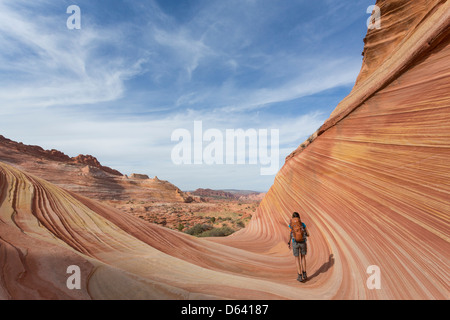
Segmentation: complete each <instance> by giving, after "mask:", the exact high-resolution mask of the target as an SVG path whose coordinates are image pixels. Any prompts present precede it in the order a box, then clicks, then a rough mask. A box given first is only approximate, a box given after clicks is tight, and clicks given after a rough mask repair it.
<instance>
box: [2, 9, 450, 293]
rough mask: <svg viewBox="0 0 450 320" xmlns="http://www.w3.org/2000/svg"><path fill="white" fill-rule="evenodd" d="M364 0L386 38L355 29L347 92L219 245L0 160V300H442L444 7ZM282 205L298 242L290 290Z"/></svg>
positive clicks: (445, 289) (447, 195)
mask: <svg viewBox="0 0 450 320" xmlns="http://www.w3.org/2000/svg"><path fill="white" fill-rule="evenodd" d="M377 4H379V5H380V6H381V7H382V8H390V9H389V10H386V11H385V12H383V11H382V19H383V21H385V24H384V25H383V28H386V30H383V31H373V30H370V31H369V33H368V36H367V37H366V39H367V40H366V45H365V51H364V52H365V54H364V56H365V60H364V64H363V67H362V73H361V76H360V77H359V79H358V81H357V83H356V85H355V88H354V89H353V91H352V93H351V94H350V95H349V96H348V97H347V98H346V99H344V100H343V101H342V103H341V104H340V105H339V106H338V107H337V109H336V111H335V112H334V113H333V114H332V115H331V117H330V119H329V120H328V121H327V122H326V123H325V124H324V126H322V128H321V129H320V130H319V131H318V132H317V133H316V134H315V135H314V138H312V139H311V141H310V142H309V143H308V146H306V147H304V148H299V149H298V150H296V151H295V152H293V153H292V154H291V155H290V156H289V157H288V158H287V161H286V163H285V165H284V166H283V168H282V169H281V170H280V172H279V173H278V175H277V176H276V178H275V182H274V185H273V186H272V187H271V189H270V190H269V192H268V193H267V195H266V196H265V198H264V199H263V201H262V202H261V205H260V207H259V209H258V211H257V213H256V214H255V215H254V216H253V218H252V220H251V222H250V224H249V226H248V227H247V228H245V229H243V230H242V231H239V232H237V233H235V234H233V235H232V236H230V237H227V238H221V239H197V238H194V237H190V236H188V235H185V234H182V233H179V232H176V231H172V230H168V229H164V228H162V227H159V226H156V225H153V224H147V223H143V222H142V221H141V220H140V219H137V218H135V217H132V216H130V215H124V214H122V213H121V212H119V211H117V210H115V209H112V208H109V207H106V206H105V205H102V204H100V203H98V202H96V201H94V200H90V199H88V198H85V197H83V196H82V195H79V194H77V193H75V192H71V191H65V190H63V189H61V188H60V187H58V186H55V185H54V184H52V183H49V182H47V181H44V180H42V179H39V178H37V177H35V176H34V175H31V174H28V173H25V172H22V171H20V170H18V169H16V168H13V167H11V166H9V165H7V164H4V163H0V190H1V195H0V272H1V273H0V298H2V299H11V298H31V299H42V298H44V299H56V298H74V299H108V298H114V299H167V298H170V299H201V298H203V299H204V298H232V299H233V298H234V299H332V298H337V299H410V298H413V299H449V292H450V290H449V274H450V268H449V261H450V234H449V230H450V228H449V226H450V218H449V217H450V215H449V213H450V201H449V199H450V183H449V181H450V170H449V169H450V163H449V160H448V159H450V144H449V141H450V94H449V93H450V64H449V63H448V62H449V61H450V37H449V26H450V4H449V2H447V1H438V0H435V1H432V0H430V1H425V0H416V1H406V0H392V1H387V0H386V1H377ZM394 5H395V6H396V7H397V8H399V9H398V10H393V9H392V8H393V7H392V6H394ZM405 12H408V13H410V15H406V16H403V15H402V14H403V13H405ZM408 17H409V18H408ZM417 17H418V18H417ZM382 23H383V22H382ZM399 30H400V31H399ZM377 32H378V33H380V35H379V36H378V37H377V36H376V33H377ZM397 35H399V36H397ZM377 52H379V54H377ZM374 59H375V61H373V60H374ZM372 61H373V63H372ZM7 156H8V155H5V157H7ZM55 156H60V155H55ZM54 168H55V169H57V166H56V165H55V166H54ZM50 169H51V167H50V166H47V167H46V169H45V170H50ZM123 180H124V181H126V180H125V179H123ZM135 181H136V180H135ZM145 181H147V180H145ZM58 184H59V185H62V184H63V183H62V181H60V183H58ZM293 211H298V212H300V214H301V216H302V219H303V221H304V222H305V223H306V224H307V226H308V228H309V230H310V233H311V237H310V238H309V240H308V243H309V253H308V270H309V281H308V282H306V283H304V284H299V283H298V282H297V281H296V280H295V277H296V270H295V265H294V261H293V258H292V254H291V253H290V251H289V250H288V249H287V246H286V242H287V237H288V227H287V223H288V219H289V216H290V215H291V213H292V212H293ZM70 265H77V266H79V267H80V269H81V279H82V283H81V290H68V288H67V287H66V280H67V277H68V275H67V273H66V272H67V267H68V266H70ZM372 265H376V266H378V267H379V268H380V271H381V274H380V275H381V288H380V289H379V290H377V289H371V288H370V286H368V285H367V280H368V278H369V274H368V273H367V271H368V270H370V268H369V269H368V267H370V266H372Z"/></svg>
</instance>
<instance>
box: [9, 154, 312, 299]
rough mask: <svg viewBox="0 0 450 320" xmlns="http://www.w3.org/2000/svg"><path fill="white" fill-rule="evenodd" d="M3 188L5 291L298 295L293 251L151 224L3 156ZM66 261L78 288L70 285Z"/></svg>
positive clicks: (28, 295) (81, 295) (83, 295)
mask: <svg viewBox="0 0 450 320" xmlns="http://www.w3.org/2000/svg"><path fill="white" fill-rule="evenodd" d="M0 190H1V197H0V253H1V254H0V299H213V298H214V299H218V298H226V299H234V298H236V299H247V298H251V299H261V298H264V299H295V298H298V297H300V296H302V294H301V288H299V286H295V285H293V284H294V283H293V282H296V281H295V280H294V281H292V279H290V278H291V277H289V274H292V263H291V262H292V261H291V258H290V257H289V256H287V255H276V254H273V255H272V256H271V259H267V255H266V254H262V253H253V252H250V251H247V250H243V249H238V248H233V247H232V246H224V245H221V244H218V243H213V242H211V241H208V240H205V239H197V238H195V237H192V236H189V235H186V234H184V233H180V232H176V231H172V230H170V229H166V228H163V227H160V226H157V225H154V224H149V223H146V222H143V221H142V220H141V219H139V218H136V217H133V216H131V215H127V214H123V213H122V212H119V211H117V210H115V209H113V208H110V207H107V206H105V205H104V204H101V203H99V202H96V201H94V200H90V199H88V198H84V197H82V196H80V195H77V194H74V193H71V192H69V191H65V190H63V189H61V188H59V187H57V186H55V185H53V184H51V183H49V182H47V181H45V180H42V179H40V178H37V177H35V176H33V175H30V174H27V173H25V172H22V171H20V170H18V169H16V168H14V167H11V166H9V165H6V164H4V163H1V162H0ZM244 247H245V245H244ZM70 266H78V267H79V268H80V275H81V277H80V279H81V281H80V286H81V287H80V290H70V289H69V288H68V287H67V281H68V279H69V277H70V275H71V273H67V268H69V267H70ZM275 270H276V271H277V272H274V271H275ZM312 294H317V292H316V293H314V292H313V293H312ZM310 295H311V293H308V295H307V296H310Z"/></svg>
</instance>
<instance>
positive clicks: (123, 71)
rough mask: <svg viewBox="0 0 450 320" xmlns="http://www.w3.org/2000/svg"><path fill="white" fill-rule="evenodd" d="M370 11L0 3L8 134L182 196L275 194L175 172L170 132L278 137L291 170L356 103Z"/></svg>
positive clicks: (201, 168)
mask: <svg viewBox="0 0 450 320" xmlns="http://www.w3.org/2000/svg"><path fill="white" fill-rule="evenodd" d="M374 3H375V1H374V0H371V1H366V0H354V1H331V0H317V1H303V0H297V1H294V0H284V1H276V0H238V1H234V0H227V1H224V0H221V1H216V0H185V1H181V0H178V1H170V0H142V1H131V0H108V1H106V0H105V1H75V0H70V1H62V0H59V1H55V0H51V1H50V0H48V1H46V0H42V1H23V0H1V1H0V48H1V50H0V128H1V129H0V134H2V135H4V136H6V137H8V138H10V139H13V140H16V141H21V142H24V143H26V144H34V145H40V146H42V147H43V148H46V149H53V148H54V149H58V150H61V151H63V152H64V153H66V154H68V155H70V156H76V155H78V154H92V155H94V156H96V157H97V158H98V159H99V161H100V162H101V163H102V164H104V165H107V166H110V167H113V168H115V169H118V170H120V171H121V172H122V173H124V174H131V173H145V174H148V175H149V176H155V175H157V176H158V177H159V178H160V179H164V180H168V181H170V182H172V183H174V184H175V185H177V186H178V187H180V188H181V189H183V190H192V189H196V188H200V187H203V188H213V189H227V188H228V189H230V188H233V189H248V190H258V191H267V190H268V188H269V187H270V186H271V185H272V183H273V179H274V177H275V176H274V175H272V176H262V175H261V174H260V167H261V165H249V164H246V165H179V166H177V165H175V164H174V163H173V162H172V160H171V150H172V149H173V147H174V146H175V145H176V142H173V141H171V134H172V132H173V131H174V130H176V129H178V128H185V129H188V130H193V125H194V121H202V122H203V127H204V130H206V129H209V128H211V129H218V130H220V131H222V132H225V130H226V129H244V130H247V129H256V130H258V129H277V130H279V132H280V162H279V164H280V167H281V166H282V165H283V163H284V158H285V157H286V156H287V155H288V154H289V153H290V152H292V151H293V150H294V149H296V148H297V146H298V145H299V144H300V143H302V142H303V141H304V140H305V139H306V138H307V137H308V136H309V135H310V134H312V133H313V132H314V131H315V130H316V129H317V128H319V127H320V125H321V124H322V123H323V122H324V121H325V120H326V119H327V118H328V116H329V115H330V113H331V111H332V110H333V109H334V108H335V107H336V105H337V104H338V103H339V102H340V101H341V100H342V99H343V98H344V97H345V96H346V95H347V94H348V93H349V92H350V91H351V89H352V87H353V84H354V82H355V79H356V77H357V75H358V73H359V70H360V68H361V63H362V56H361V52H362V50H363V38H364V36H365V34H366V32H367V26H366V21H367V19H368V17H369V15H368V14H367V13H366V9H367V7H368V6H370V5H373V4H374ZM72 4H75V5H78V6H79V7H80V9H81V29H80V30H69V29H68V28H67V27H66V21H67V19H68V18H69V16H70V14H67V13H66V9H67V7H68V6H69V5H72Z"/></svg>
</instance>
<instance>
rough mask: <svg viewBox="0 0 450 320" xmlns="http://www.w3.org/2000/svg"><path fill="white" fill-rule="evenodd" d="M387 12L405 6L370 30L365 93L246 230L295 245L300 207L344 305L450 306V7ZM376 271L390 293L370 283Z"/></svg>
mask: <svg viewBox="0 0 450 320" xmlns="http://www.w3.org/2000/svg"><path fill="white" fill-rule="evenodd" d="M377 4H380V5H381V8H382V11H383V7H385V8H387V7H389V8H391V7H392V8H393V6H394V5H395V7H396V8H397V9H396V10H393V9H392V8H391V10H388V12H387V13H386V15H387V16H384V17H385V18H386V19H385V20H383V19H382V26H383V27H382V28H386V29H385V30H384V31H379V32H378V33H379V34H380V37H377V36H376V34H377V33H376V31H373V32H372V31H369V33H368V37H367V42H366V46H365V48H366V49H365V52H366V54H365V57H366V59H365V65H364V66H363V69H362V74H361V76H360V78H359V79H358V82H357V84H356V85H355V88H354V89H353V91H352V93H351V94H350V95H349V96H348V97H347V98H346V99H344V100H343V101H342V102H341V104H340V105H339V106H338V107H337V109H336V110H335V112H334V113H333V114H332V115H331V117H330V119H329V120H328V121H327V122H326V123H325V124H324V125H323V127H322V128H321V129H320V132H318V133H316V134H315V135H314V136H313V138H314V139H311V141H309V143H308V145H307V147H305V145H304V146H303V147H300V148H299V149H297V150H296V151H295V152H293V153H292V154H291V155H290V156H289V157H288V158H287V161H286V163H285V165H284V166H283V168H282V169H281V170H280V172H279V173H278V174H277V176H276V178H275V182H274V185H273V186H272V187H271V189H270V191H269V192H268V193H267V195H266V197H265V198H264V200H263V201H262V202H261V205H260V207H259V209H258V212H257V213H256V215H255V216H254V219H253V220H252V222H251V225H250V226H249V227H248V228H247V230H246V231H244V232H246V233H256V232H259V234H260V237H261V240H263V241H267V242H270V241H272V242H277V241H283V240H284V241H286V240H287V233H288V228H287V223H288V218H289V216H290V215H291V213H292V212H293V211H298V212H299V213H300V214H301V216H302V218H303V220H304V221H305V223H306V225H308V226H310V228H311V233H312V234H313V236H312V237H311V244H312V245H311V252H310V253H311V254H310V261H311V262H310V263H312V265H311V267H312V268H313V270H314V269H315V268H317V267H318V266H320V265H321V263H326V262H327V261H328V257H329V256H330V255H332V256H333V257H334V261H335V262H334V266H333V267H332V268H333V269H334V273H335V275H333V276H331V275H328V274H327V275H326V276H325V275H324V278H328V280H327V281H326V283H327V284H328V282H333V283H334V284H335V286H336V287H335V289H336V291H335V292H336V296H335V297H344V298H358V299H359V298H363V299H364V298H369V299H371V298H382V299H384V298H387V299H449V298H450V288H449V283H450V282H449V274H450V162H449V159H450V63H449V62H450V36H449V26H450V6H449V5H450V4H449V2H447V1H378V2H377ZM425 4H427V5H425ZM404 12H410V13H411V12H413V13H414V15H413V16H411V17H410V18H411V19H410V18H408V16H407V17H403V16H402V14H403V13H404ZM382 17H383V16H382ZM401 26H404V30H403V32H402V34H401V35H399V37H398V38H397V33H396V32H397V31H396V30H398V29H399V28H400V29H403V27H401ZM386 46H388V47H386ZM389 46H390V47H389ZM377 52H379V54H380V56H379V59H378V60H377V61H375V62H374V65H373V66H372V65H371V64H370V62H369V61H368V59H372V58H373V57H375V56H376V55H377ZM373 265H375V266H378V267H379V270H380V275H381V289H380V290H371V289H369V287H368V286H367V285H366V280H367V279H368V276H369V275H368V273H367V272H368V270H369V271H370V270H372V269H371V267H370V266H373ZM336 275H339V276H338V277H337V276H336ZM324 281H325V280H324Z"/></svg>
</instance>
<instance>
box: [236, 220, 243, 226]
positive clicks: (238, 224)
mask: <svg viewBox="0 0 450 320" xmlns="http://www.w3.org/2000/svg"><path fill="white" fill-rule="evenodd" d="M236 225H237V226H238V227H240V228H245V223H244V222H242V221H241V220H239V221H238V222H236Z"/></svg>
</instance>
